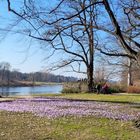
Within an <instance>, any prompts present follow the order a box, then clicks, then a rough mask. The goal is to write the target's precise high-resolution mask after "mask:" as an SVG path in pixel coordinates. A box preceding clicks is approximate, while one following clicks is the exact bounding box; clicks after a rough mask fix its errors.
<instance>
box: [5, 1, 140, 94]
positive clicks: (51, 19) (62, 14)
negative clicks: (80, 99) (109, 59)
mask: <svg viewBox="0 0 140 140" xmlns="http://www.w3.org/2000/svg"><path fill="white" fill-rule="evenodd" d="M7 4H8V10H9V11H10V12H12V13H14V14H15V15H16V16H17V17H18V24H20V23H25V25H26V26H25V28H22V29H20V30H19V31H20V32H22V33H24V34H26V35H28V36H29V37H31V38H34V39H36V40H40V41H44V42H45V43H46V47H48V48H50V49H52V50H53V51H52V54H51V55H54V53H55V52H57V51H61V52H63V53H64V54H65V59H64V60H62V61H61V63H59V64H58V65H56V67H53V69H58V68H62V67H64V66H67V65H70V66H71V68H72V70H73V71H75V72H82V71H81V66H82V65H83V64H84V65H85V66H86V71H85V72H83V73H86V74H87V79H88V90H89V92H92V91H93V81H94V79H93V72H94V54H95V49H97V50H98V51H100V52H101V53H103V54H105V55H109V56H123V57H129V58H130V59H133V60H135V61H138V60H139V57H140V56H139V54H140V53H139V50H140V42H139V27H140V26H139V25H140V2H139V0H125V1H123V0H55V1H54V2H53V4H51V3H50V1H49V0H47V1H45V0H42V1H38V0H23V3H20V5H19V7H18V8H17V6H15V5H14V4H13V1H10V0H7ZM17 26H18V25H17ZM108 37H109V38H113V40H115V43H116V45H115V46H111V44H110V42H107V38H108ZM101 38H103V39H102V40H101ZM105 40H106V41H105ZM51 55H50V56H51ZM75 65H76V67H74V66H75ZM75 68H76V69H75Z"/></svg>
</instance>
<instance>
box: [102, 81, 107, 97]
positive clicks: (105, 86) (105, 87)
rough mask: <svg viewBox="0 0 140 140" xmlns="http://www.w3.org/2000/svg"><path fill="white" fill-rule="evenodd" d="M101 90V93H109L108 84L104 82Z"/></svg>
mask: <svg viewBox="0 0 140 140" xmlns="http://www.w3.org/2000/svg"><path fill="white" fill-rule="evenodd" d="M102 92H103V94H108V93H109V86H108V84H107V83H105V84H104V85H103V87H102Z"/></svg>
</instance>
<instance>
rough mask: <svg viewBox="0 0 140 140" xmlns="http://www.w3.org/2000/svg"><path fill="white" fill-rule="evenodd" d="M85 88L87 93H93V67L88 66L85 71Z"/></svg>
mask: <svg viewBox="0 0 140 140" xmlns="http://www.w3.org/2000/svg"><path fill="white" fill-rule="evenodd" d="M87 86H88V92H89V93H92V92H93V89H94V88H93V86H94V85H93V66H89V68H88V69H87Z"/></svg>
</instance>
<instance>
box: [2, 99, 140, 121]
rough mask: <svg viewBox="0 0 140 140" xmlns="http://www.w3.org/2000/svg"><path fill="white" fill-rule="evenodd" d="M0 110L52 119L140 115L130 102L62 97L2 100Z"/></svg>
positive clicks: (116, 117)
mask: <svg viewBox="0 0 140 140" xmlns="http://www.w3.org/2000/svg"><path fill="white" fill-rule="evenodd" d="M0 110H5V111H14V112H30V113H33V114H35V115H37V116H41V117H48V118H51V119H53V118H58V117H67V116H77V117H82V116H95V117H105V118H109V119H115V120H116V119H117V120H124V121H128V120H135V119H138V118H139V117H140V110H139V109H136V108H133V107H131V106H130V105H129V104H118V103H105V102H95V101H75V100H68V99H60V98H29V99H17V100H14V101H11V102H1V103H0Z"/></svg>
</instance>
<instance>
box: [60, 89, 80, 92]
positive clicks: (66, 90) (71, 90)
mask: <svg viewBox="0 0 140 140" xmlns="http://www.w3.org/2000/svg"><path fill="white" fill-rule="evenodd" d="M61 92H62V93H80V92H81V91H80V90H79V89H74V88H69V89H63V90H62V91H61Z"/></svg>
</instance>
